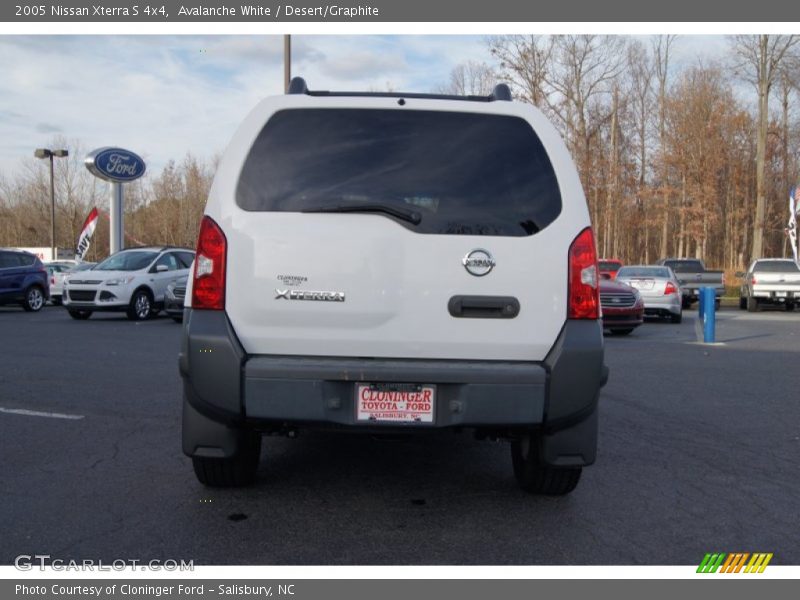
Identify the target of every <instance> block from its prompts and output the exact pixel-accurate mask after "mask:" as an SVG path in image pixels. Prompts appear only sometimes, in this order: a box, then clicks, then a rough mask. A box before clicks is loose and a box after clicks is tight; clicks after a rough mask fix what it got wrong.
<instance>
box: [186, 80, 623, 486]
mask: <svg viewBox="0 0 800 600" xmlns="http://www.w3.org/2000/svg"><path fill="white" fill-rule="evenodd" d="M510 100H511V94H510V91H509V89H508V87H507V86H505V85H500V86H498V87H497V88H495V92H494V93H493V94H492V95H491V96H489V97H483V98H480V99H477V98H470V97H462V98H459V99H453V98H452V97H448V96H435V95H426V94H411V95H405V94H398V93H393V92H389V93H363V94H355V95H351V94H348V93H340V92H308V89H307V87H306V85H305V82H304V81H303V80H302V79H294V80H293V81H292V83H291V85H290V88H289V93H288V94H287V95H285V96H280V97H274V98H269V99H267V100H265V101H263V102H262V103H260V104H259V105H258V106H257V107H256V108H255V109H254V110H253V112H251V114H250V115H249V116H248V117H247V119H246V120H245V121H244V122H243V124H242V125H241V126H240V128H239V129H238V131H237V132H236V133H235V135H234V137H233V140H232V141H231V143H230V144H229V146H228V148H227V150H226V152H225V154H224V156H223V157H222V159H221V162H220V164H219V169H218V170H217V173H216V176H215V180H214V184H213V186H212V188H211V192H210V194H209V198H208V203H207V204H206V208H205V215H204V216H203V219H202V221H201V225H200V233H199V238H198V244H197V259H196V261H195V264H194V269H193V273H192V276H191V277H190V280H189V289H188V290H187V294H188V295H189V297H190V299H191V300H190V303H191V304H190V306H191V307H190V308H189V307H187V308H186V310H185V316H184V325H183V339H182V350H181V354H180V372H181V375H182V377H183V382H184V416H183V451H184V452H185V453H186V454H187V455H188V456H190V457H192V461H193V465H194V471H195V474H196V476H197V478H198V479H199V480H200V481H201V482H202V483H204V484H207V485H212V486H214V485H219V486H227V485H242V484H245V483H248V482H250V481H252V480H253V478H254V476H255V473H256V468H257V465H258V462H259V457H260V450H259V448H260V444H261V434H262V433H284V434H286V433H294V432H296V431H297V430H299V429H304V428H307V429H314V428H330V427H335V428H337V429H339V430H343V431H349V432H354V433H355V432H360V433H363V432H367V433H371V434H376V433H377V434H380V433H391V432H397V431H403V432H406V433H413V432H426V431H430V430H432V429H456V430H460V429H462V428H465V429H469V430H475V432H476V433H477V434H478V435H479V436H490V437H492V436H493V437H499V438H504V439H508V440H510V441H511V456H512V465H513V470H514V474H515V476H516V478H517V481H518V483H519V484H520V486H521V487H522V488H523V489H524V490H527V491H530V492H536V493H544V494H566V493H568V492H570V491H572V490H573V489H574V488H575V486H576V485H577V483H578V480H579V478H580V474H581V469H582V467H583V466H585V465H589V464H591V463H592V462H594V460H595V452H596V446H597V402H598V397H599V392H600V388H601V386H602V385H603V384H604V383H605V381H606V378H607V373H608V371H607V369H606V368H605V366H604V362H603V335H602V325H601V321H600V314H599V309H600V302H599V295H598V279H599V277H598V272H597V254H596V251H595V243H594V236H593V233H592V229H591V223H590V219H589V212H588V210H587V206H586V200H585V197H584V194H583V190H582V188H581V184H580V180H579V179H578V175H577V171H576V169H575V165H574V163H573V162H572V159H571V158H570V155H569V152H568V151H567V148H566V146H565V145H564V142H563V141H562V139H561V137H560V136H559V134H558V132H557V131H556V129H555V128H554V127H553V126H552V125H551V124H550V122H549V121H548V120H547V118H546V117H545V116H544V115H543V114H542V113H541V112H540V111H539V110H537V109H536V108H534V107H533V106H531V105H529V104H527V103H522V102H520V103H517V102H511V101H510Z"/></svg>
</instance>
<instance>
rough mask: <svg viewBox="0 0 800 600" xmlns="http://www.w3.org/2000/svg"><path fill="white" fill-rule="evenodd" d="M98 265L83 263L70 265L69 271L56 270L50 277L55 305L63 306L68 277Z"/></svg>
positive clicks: (51, 293)
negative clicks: (65, 281) (65, 283)
mask: <svg viewBox="0 0 800 600" xmlns="http://www.w3.org/2000/svg"><path fill="white" fill-rule="evenodd" d="M96 264H97V263H94V262H81V263H75V264H72V265H69V268H68V269H62V270H55V271H54V272H53V273H52V274H51V275H50V300H51V302H52V303H53V304H56V305H61V304H63V292H64V279H65V278H66V277H67V275H70V274H72V273H78V272H80V271H88V270H89V269H91V268H92V267H94V266H95V265H96Z"/></svg>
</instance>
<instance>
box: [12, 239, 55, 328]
mask: <svg viewBox="0 0 800 600" xmlns="http://www.w3.org/2000/svg"><path fill="white" fill-rule="evenodd" d="M49 298H50V280H49V278H48V276H47V269H46V268H45V266H44V264H42V261H41V260H39V259H38V258H37V257H36V255H35V254H31V253H30V252H25V251H23V250H10V249H3V248H0V305H3V304H19V305H20V306H22V308H24V309H25V310H26V311H29V312H37V311H40V310H42V307H43V306H44V305H45V303H46V302H47V300H48V299H49Z"/></svg>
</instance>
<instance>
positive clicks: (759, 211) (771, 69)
mask: <svg viewBox="0 0 800 600" xmlns="http://www.w3.org/2000/svg"><path fill="white" fill-rule="evenodd" d="M798 42H800V36H797V35H757V36H753V35H739V36H734V37H733V38H732V45H733V51H734V52H735V54H736V56H737V57H738V59H739V63H738V72H739V74H740V75H741V76H742V77H743V78H744V79H746V80H747V81H749V82H750V83H752V84H753V85H754V86H755V88H756V91H757V92H758V128H757V141H756V212H755V220H754V222H753V246H752V251H751V252H750V258H751V259H756V258H761V257H762V255H763V251H764V215H765V212H766V209H765V207H766V194H765V189H766V186H765V175H766V168H765V167H766V164H765V163H766V155H767V152H766V149H767V133H768V128H769V95H770V91H771V89H772V85H773V84H774V83H775V82H776V80H777V78H778V75H779V73H780V72H781V69H782V68H787V67H788V66H789V64H790V63H791V64H794V63H796V62H797V60H798V54H797V44H798Z"/></svg>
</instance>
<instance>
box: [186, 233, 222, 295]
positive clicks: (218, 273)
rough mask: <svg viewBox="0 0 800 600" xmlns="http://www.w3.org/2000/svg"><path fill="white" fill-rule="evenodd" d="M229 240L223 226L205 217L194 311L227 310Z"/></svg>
mask: <svg viewBox="0 0 800 600" xmlns="http://www.w3.org/2000/svg"><path fill="white" fill-rule="evenodd" d="M227 253H228V240H227V239H226V238H225V234H224V233H222V229H220V227H219V225H217V224H216V223H215V222H214V220H213V219H212V218H210V217H203V220H202V221H201V223H200V235H199V236H198V237H197V253H196V254H195V257H194V273H193V274H192V308H194V309H204V310H224V309H225V262H226V259H227Z"/></svg>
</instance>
